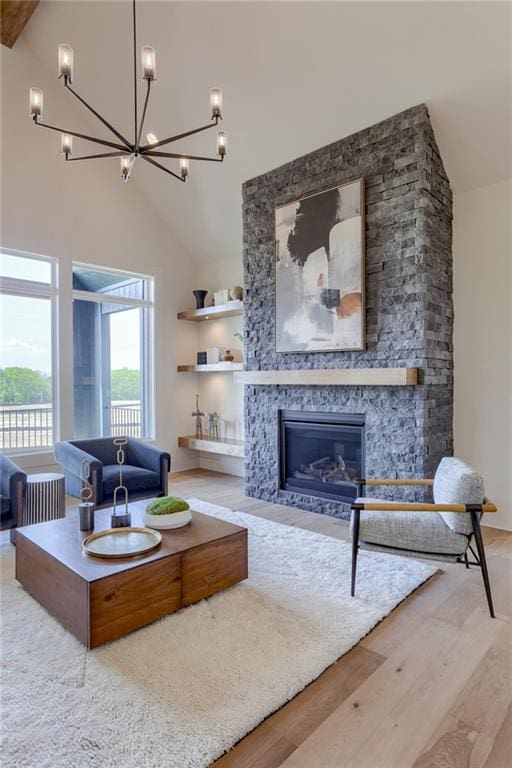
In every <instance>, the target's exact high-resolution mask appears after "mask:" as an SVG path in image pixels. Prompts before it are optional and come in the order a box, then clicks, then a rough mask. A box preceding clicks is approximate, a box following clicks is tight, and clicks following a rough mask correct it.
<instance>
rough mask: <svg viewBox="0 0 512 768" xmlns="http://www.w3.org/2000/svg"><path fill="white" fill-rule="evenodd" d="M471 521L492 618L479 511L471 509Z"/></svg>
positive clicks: (491, 612) (492, 610) (492, 612)
mask: <svg viewBox="0 0 512 768" xmlns="http://www.w3.org/2000/svg"><path fill="white" fill-rule="evenodd" d="M470 514H471V522H472V524H473V533H474V534H475V543H476V548H477V551H478V559H479V560H480V567H481V568H482V577H483V580H484V587H485V594H486V595H487V603H488V605H489V613H490V615H491V618H492V619H494V618H495V616H494V607H493V604H492V595H491V584H490V582H489V572H488V570H487V560H486V559H485V549H484V542H483V539H482V531H481V529H480V518H479V512H477V511H476V510H474V509H472V510H471V513H470Z"/></svg>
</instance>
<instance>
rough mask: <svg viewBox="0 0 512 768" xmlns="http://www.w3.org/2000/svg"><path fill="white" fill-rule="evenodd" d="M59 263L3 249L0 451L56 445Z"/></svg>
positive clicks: (0, 267)
mask: <svg viewBox="0 0 512 768" xmlns="http://www.w3.org/2000/svg"><path fill="white" fill-rule="evenodd" d="M55 300H56V265H55V263H54V262H53V261H51V260H48V259H41V258H36V257H33V256H30V255H29V254H15V253H12V252H10V251H5V250H2V251H0V449H2V450H8V451H10V452H11V451H13V452H16V451H17V450H18V451H21V450H27V449H40V448H47V447H49V446H51V445H53V443H54V437H55V436H54V428H55V423H56V419H55V418H54V413H55V409H54V389H55V386H54V376H53V368H54V365H53V360H54V352H55V342H54V336H55V325H56V324H55V320H54V318H55Z"/></svg>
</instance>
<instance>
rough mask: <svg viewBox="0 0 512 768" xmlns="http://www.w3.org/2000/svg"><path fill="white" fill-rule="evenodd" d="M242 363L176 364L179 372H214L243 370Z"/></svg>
mask: <svg viewBox="0 0 512 768" xmlns="http://www.w3.org/2000/svg"><path fill="white" fill-rule="evenodd" d="M243 369H244V364H243V363H209V364H207V365H178V372H179V373H214V372H215V371H220V372H221V373H222V372H223V371H226V372H227V371H243Z"/></svg>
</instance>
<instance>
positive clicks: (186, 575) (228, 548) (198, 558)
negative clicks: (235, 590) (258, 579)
mask: <svg viewBox="0 0 512 768" xmlns="http://www.w3.org/2000/svg"><path fill="white" fill-rule="evenodd" d="M181 571H182V572H181V579H182V600H183V606H185V605H190V604H191V603H196V602H197V601H198V600H202V599H203V598H205V597H209V596H210V595H214V594H215V593H216V592H220V591H221V590H222V589H227V588H228V587H232V586H233V584H237V583H238V582H239V581H242V580H243V579H246V578H247V531H246V530H242V531H239V532H238V533H234V534H232V535H231V536H225V537H224V538H223V539H218V540H217V541H214V542H209V543H208V544H204V545H203V546H201V547H195V548H194V549H191V550H188V551H187V552H184V553H183V554H182V565H181Z"/></svg>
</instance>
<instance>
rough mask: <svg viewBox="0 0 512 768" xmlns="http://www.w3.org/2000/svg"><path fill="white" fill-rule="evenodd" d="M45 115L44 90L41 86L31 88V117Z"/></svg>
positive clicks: (35, 118) (35, 117)
mask: <svg viewBox="0 0 512 768" xmlns="http://www.w3.org/2000/svg"><path fill="white" fill-rule="evenodd" d="M42 116H43V92H42V90H41V89H40V88H31V89H30V117H31V118H32V119H33V120H37V118H38V117H42Z"/></svg>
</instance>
